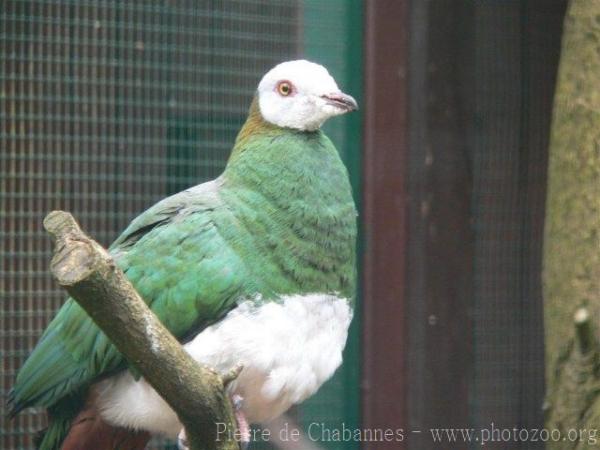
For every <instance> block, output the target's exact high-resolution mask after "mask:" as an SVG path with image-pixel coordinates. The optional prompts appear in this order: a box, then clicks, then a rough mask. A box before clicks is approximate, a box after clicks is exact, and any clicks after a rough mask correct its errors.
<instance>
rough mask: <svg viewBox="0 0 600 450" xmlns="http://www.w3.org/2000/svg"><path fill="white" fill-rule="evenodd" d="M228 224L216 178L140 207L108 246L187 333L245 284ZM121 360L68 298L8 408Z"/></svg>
mask: <svg viewBox="0 0 600 450" xmlns="http://www.w3.org/2000/svg"><path fill="white" fill-rule="evenodd" d="M232 223H233V225H232ZM232 226H234V227H235V219H234V218H233V217H232V213H231V211H230V210H229V209H228V208H227V207H226V206H224V205H223V203H222V202H221V200H220V197H219V193H218V181H214V182H211V183H207V184H205V185H201V186H199V187H196V188H192V189H191V190H188V191H184V192H182V193H180V194H177V195H175V196H172V197H169V198H167V199H165V200H163V201H162V202H160V203H158V204H156V205H155V206H153V207H152V208H150V209H149V210H147V211H146V212H144V213H143V214H141V215H140V216H139V217H138V218H136V219H135V220H134V221H133V222H132V223H131V225H130V226H129V227H128V228H127V229H126V230H125V232H124V233H123V234H122V235H121V236H120V237H119V238H118V239H117V240H116V241H115V243H114V244H113V245H112V246H111V248H110V252H111V254H112V255H113V257H114V258H115V260H116V262H117V264H118V265H119V267H121V269H123V271H124V272H125V273H126V275H127V277H128V278H129V280H130V281H131V282H132V283H133V285H134V286H135V288H136V290H137V291H138V292H139V293H140V294H141V296H142V297H143V298H144V300H145V301H146V302H147V303H148V304H149V305H150V307H151V308H152V310H153V311H154V312H155V313H156V314H157V316H158V317H159V318H160V320H161V321H162V322H163V323H164V324H165V326H166V327H167V328H168V329H169V330H170V331H171V332H172V333H173V334H174V335H175V336H177V337H178V338H180V339H185V338H186V336H187V335H188V334H189V333H190V332H191V331H193V330H199V329H200V328H201V327H203V326H206V324H208V323H210V322H213V321H215V320H217V319H218V318H219V317H221V316H222V315H223V314H225V313H226V312H227V311H228V310H229V309H230V308H231V307H232V306H233V305H234V303H235V301H236V300H237V299H238V298H239V297H240V295H244V294H245V293H246V291H247V289H248V286H247V285H246V280H247V279H248V278H249V277H247V274H246V267H245V266H244V264H243V263H242V261H241V260H240V258H239V257H238V255H237V253H236V251H235V249H234V248H233V247H232V244H231V242H229V239H228V238H227V237H226V234H227V233H224V228H228V229H230V228H231V227H232ZM124 367H125V361H124V359H123V357H122V355H121V354H120V353H119V352H118V351H117V350H116V348H115V347H114V346H113V345H112V343H111V342H110V341H109V340H108V338H107V337H106V335H105V334H104V333H103V332H102V331H100V330H99V328H98V327H97V326H96V325H95V324H94V323H93V321H92V320H91V319H90V317H89V316H88V315H87V314H86V313H85V311H83V309H82V308H81V307H80V306H79V305H78V304H77V303H76V302H75V301H74V300H73V299H68V300H67V302H66V303H65V304H64V305H63V307H62V308H61V309H60V310H59V312H58V314H57V315H56V317H55V318H54V319H53V320H52V322H51V323H50V325H49V326H48V328H47V329H46V331H45V332H44V334H43V335H42V338H41V339H40V342H39V343H38V345H37V347H36V348H35V349H34V351H33V353H32V354H31V356H30V357H29V359H28V360H27V361H26V362H25V364H24V365H23V367H22V369H21V370H20V372H19V374H18V376H17V380H16V383H15V386H14V390H13V391H12V395H11V401H12V411H13V413H17V412H18V411H20V410H21V409H23V408H26V407H28V406H30V405H39V406H44V407H49V406H51V405H53V404H55V403H56V402H57V401H59V400H60V399H62V398H64V397H65V396H68V395H70V394H73V393H76V392H77V391H79V390H80V389H84V388H85V387H87V386H88V385H89V384H90V383H91V382H93V381H94V380H97V379H98V378H99V377H102V376H105V375H107V374H110V373H112V372H114V371H117V370H119V369H122V368H124Z"/></svg>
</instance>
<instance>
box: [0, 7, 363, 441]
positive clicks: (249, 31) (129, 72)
mask: <svg viewBox="0 0 600 450" xmlns="http://www.w3.org/2000/svg"><path fill="white" fill-rule="evenodd" d="M360 15H361V7H360V1H359V0H352V1H344V0H333V1H327V2H320V1H317V0H310V1H309V0H305V1H294V0H279V1H264V0H255V1H250V0H248V1H241V0H240V1H233V0H232V1H225V0H223V1H198V0H189V1H184V0H164V1H157V2H145V1H139V0H135V1H127V2H119V1H112V0H111V1H107V0H94V1H91V0H71V1H69V0H60V1H55V0H36V1H9V0H6V1H4V2H2V6H1V11H0V55H1V58H2V69H1V72H0V82H1V88H0V123H1V128H0V151H1V153H0V218H1V222H0V223H1V224H0V246H1V258H0V272H1V274H2V276H1V278H0V295H1V297H2V303H1V307H0V357H1V360H2V367H1V369H0V370H1V372H0V379H1V386H0V388H1V390H2V395H3V396H4V397H5V396H6V393H7V392H8V389H10V387H11V385H12V383H13V380H14V376H15V374H16V371H17V369H18V368H19V367H20V365H21V364H22V362H23V361H24V359H25V357H26V356H27V355H28V353H29V352H30V350H31V349H32V348H33V346H34V345H35V343H36V342H37V339H38V337H39V335H40V333H41V331H42V330H43V328H44V327H45V326H46V324H47V323H48V321H49V320H50V318H51V317H52V316H53V314H54V312H55V311H56V309H57V308H58V307H59V306H60V305H61V303H62V301H63V300H64V294H63V292H61V290H60V289H59V288H57V286H56V285H55V283H54V282H53V281H52V279H51V277H50V275H49V273H48V263H49V258H50V250H51V244H50V242H49V240H48V238H47V237H46V235H45V233H44V232H43V230H42V227H41V221H42V219H43V217H44V215H45V214H46V213H47V212H48V211H50V210H52V209H65V210H68V211H70V212H72V213H73V214H74V215H75V217H76V218H77V219H78V220H79V221H80V222H81V225H82V226H83V228H84V229H85V230H87V231H88V232H89V233H90V234H91V235H92V236H93V237H94V238H96V239H97V240H99V241H100V242H101V243H102V244H103V245H108V244H109V243H110V242H111V241H112V240H113V239H114V238H115V237H116V236H117V235H118V234H119V232H120V231H121V230H122V229H123V228H124V227H125V226H126V225H127V223H128V222H129V221H130V220H131V219H132V218H133V217H135V216H136V215H137V214H139V213H140V212H141V211H143V210H144V209H145V208H147V207H149V206H150V205H152V204H153V203H155V202H156V201H157V200H159V199H161V198H163V197H165V196H166V195H168V194H170V193H173V192H176V191H179V190H181V189H183V188H185V187H188V186H191V185H194V184H198V183H200V182H203V181H206V180H209V179H211V178H213V177H215V176H217V175H218V174H219V173H220V171H221V170H222V168H223V166H224V163H225V161H226V159H227V157H228V154H229V150H230V148H231V146H232V142H233V140H234V138H235V135H236V133H237V130H238V129H239V127H240V125H241V123H242V122H243V120H244V118H245V116H246V111H247V109H248V106H249V103H250V100H251V97H252V95H253V91H254V89H255V87H256V84H257V82H258V80H259V79H260V77H261V76H262V74H263V73H264V72H265V71H266V70H267V69H269V68H270V67H271V66H273V65H274V64H276V63H277V62H280V61H282V60H286V59H292V58H296V57H308V58H312V59H315V60H317V61H319V62H321V63H323V64H325V65H326V66H327V67H328V68H329V69H330V71H331V72H332V74H333V75H334V76H335V77H336V79H337V80H338V82H339V83H340V85H342V86H343V87H344V88H345V89H346V90H348V91H349V92H352V93H353V94H356V95H357V97H360V92H359V89H360V75H359V73H360V67H361V61H360V40H361V35H360V26H359V24H360V23H361V16H360ZM359 120H360V119H359V117H358V116H354V117H347V118H340V119H336V120H335V123H332V124H330V125H328V127H327V131H328V132H329V134H330V136H331V137H332V138H333V140H334V141H335V142H336V144H337V146H338V148H339V149H340V150H341V151H342V156H343V157H344V158H345V159H346V161H347V162H348V163H349V166H350V170H351V176H352V178H353V181H354V182H355V187H357V184H356V180H357V179H358V165H359V161H358V154H359V147H358V146H359V142H360V135H359V133H360V131H359V129H360V127H359V122H358V121H359ZM357 336H358V334H357V332H356V326H355V327H354V332H353V333H352V336H351V338H350V344H349V348H348V351H347V355H346V363H345V365H344V367H343V368H342V369H341V370H340V371H338V374H337V375H336V376H335V378H334V380H332V381H331V382H329V383H328V384H327V385H326V386H325V387H324V388H323V389H322V390H321V392H320V393H319V395H317V396H316V397H315V398H314V399H313V400H311V401H310V402H308V403H307V404H306V405H305V406H303V407H301V408H299V409H298V410H297V411H294V412H293V416H294V417H295V419H296V420H297V421H298V422H299V423H303V424H305V425H307V424H308V423H310V422H313V421H318V422H325V423H328V424H341V422H346V424H356V422H357V420H358V386H357V384H358V382H357V380H358V345H357ZM4 413H5V407H4V401H2V402H1V403H0V414H1V415H2V416H4ZM44 424H45V417H44V414H43V413H42V412H41V411H31V410H30V411H28V412H26V413H23V414H21V415H20V416H19V417H18V418H17V419H15V420H14V421H12V422H8V421H3V422H2V424H1V425H0V447H1V448H3V449H7V450H8V449H32V448H33V444H32V440H31V437H32V435H33V433H34V432H35V431H36V430H39V429H41V428H43V426H44ZM162 445H163V444H161V443H160V442H155V443H154V444H152V447H153V448H158V447H161V446H162ZM319 445H320V446H322V447H324V448H340V449H341V448H344V449H346V448H349V446H348V444H344V443H335V442H333V443H319ZM253 448H256V449H258V448H266V447H264V446H263V445H262V444H256V445H254V446H253Z"/></svg>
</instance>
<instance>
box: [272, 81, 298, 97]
mask: <svg viewBox="0 0 600 450" xmlns="http://www.w3.org/2000/svg"><path fill="white" fill-rule="evenodd" d="M275 90H276V91H277V93H278V94H279V95H281V96H282V97H287V96H289V95H291V94H292V93H293V92H294V85H293V84H292V83H291V82H289V81H287V80H283V81H280V82H279V83H277V86H276V87H275Z"/></svg>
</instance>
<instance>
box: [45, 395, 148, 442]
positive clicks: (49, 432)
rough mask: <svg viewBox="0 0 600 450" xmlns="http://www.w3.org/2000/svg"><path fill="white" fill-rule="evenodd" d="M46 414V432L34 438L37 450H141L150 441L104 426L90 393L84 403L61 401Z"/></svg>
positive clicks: (140, 434) (135, 433)
mask: <svg viewBox="0 0 600 450" xmlns="http://www.w3.org/2000/svg"><path fill="white" fill-rule="evenodd" d="M48 413H49V425H48V428H47V429H46V430H44V431H42V432H40V433H39V435H38V437H37V438H36V445H37V448H38V450H91V449H94V450H143V449H144V448H145V447H146V444H147V442H148V440H149V439H150V435H149V434H148V433H147V432H143V431H135V430H130V429H127V428H121V427H116V426H113V425H110V424H108V423H106V422H105V421H104V420H103V419H102V417H101V415H100V413H99V411H98V409H97V408H96V406H95V394H94V393H93V391H92V392H91V393H90V395H88V397H87V400H86V401H85V402H79V404H77V402H76V401H73V400H71V402H70V403H67V402H66V401H61V402H60V404H57V405H55V406H54V407H53V408H52V409H50V410H49V411H48Z"/></svg>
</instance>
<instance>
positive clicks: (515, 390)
mask: <svg viewBox="0 0 600 450" xmlns="http://www.w3.org/2000/svg"><path fill="white" fill-rule="evenodd" d="M564 6H565V4H564V3H563V2H555V3H554V4H553V5H547V6H542V5H541V4H539V3H535V4H533V3H532V4H531V5H529V4H524V3H521V4H519V3H518V2H507V3H506V4H497V3H493V2H487V3H484V4H478V5H477V6H476V8H475V23H476V28H475V35H476V36H477V39H476V42H477V43H476V45H475V52H476V53H475V61H476V63H475V67H474V70H475V73H476V77H475V78H476V80H477V81H476V82H475V85H474V113H475V116H474V118H475V121H474V123H475V126H474V127H473V128H472V143H473V149H474V153H473V174H474V194H473V214H474V218H475V222H474V226H475V232H476V242H475V260H474V267H475V271H474V288H475V289H474V296H475V304H474V322H473V324H474V330H473V333H474V336H473V338H474V374H473V375H474V379H473V386H472V389H471V408H472V409H471V417H472V420H473V425H474V426H475V427H476V428H479V429H482V428H483V429H489V428H490V427H491V424H492V423H493V424H494V426H495V427H496V428H499V429H504V428H509V429H510V428H513V427H518V428H524V429H527V430H531V429H534V428H539V427H541V426H542V424H543V414H542V403H543V396H544V329H543V315H542V293H541V278H540V274H541V255H542V237H543V220H544V205H545V193H546V187H545V186H546V166H547V149H548V136H549V125H550V117H551V111H552V97H553V91H554V80H555V73H556V67H557V64H558V55H559V48H560V33H559V32H556V31H555V32H552V33H549V32H548V29H551V30H557V31H559V30H560V29H561V24H562V19H563V13H564ZM499 74H503V75H502V77H500V76H499ZM489 447H490V448H498V449H503V450H505V449H508V448H515V449H516V448H519V449H521V448H522V449H527V450H530V449H534V448H543V443H540V442H520V443H519V442H511V443H506V442H496V443H493V444H490V445H489ZM473 448H475V446H473Z"/></svg>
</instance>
